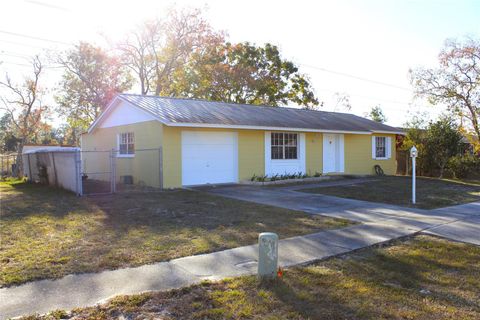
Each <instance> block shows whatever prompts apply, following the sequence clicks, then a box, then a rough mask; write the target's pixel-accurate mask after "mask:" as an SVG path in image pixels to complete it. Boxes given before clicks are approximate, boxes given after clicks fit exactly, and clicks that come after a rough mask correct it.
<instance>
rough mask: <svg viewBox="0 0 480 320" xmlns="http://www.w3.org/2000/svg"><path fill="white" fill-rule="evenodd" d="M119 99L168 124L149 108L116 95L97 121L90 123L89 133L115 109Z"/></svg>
mask: <svg viewBox="0 0 480 320" xmlns="http://www.w3.org/2000/svg"><path fill="white" fill-rule="evenodd" d="M119 101H123V102H125V103H127V104H128V105H130V106H132V107H134V108H135V109H138V110H140V111H141V112H143V113H145V114H148V115H150V116H152V117H154V118H155V120H157V121H158V122H160V123H162V124H166V123H165V122H164V121H162V120H160V118H158V116H157V115H155V114H153V113H152V112H148V111H147V110H145V109H143V108H140V107H139V106H137V105H135V104H133V103H131V102H130V101H128V100H125V99H123V98H122V97H120V96H116V97H115V98H113V100H112V101H111V102H110V103H109V104H108V106H107V107H106V108H105V110H103V111H102V113H101V114H100V115H99V116H98V118H97V119H95V121H93V123H92V124H91V125H90V127H88V130H87V133H91V132H92V131H93V129H95V128H96V127H97V125H98V124H99V123H100V122H101V121H102V119H103V118H104V117H105V116H106V115H108V114H109V113H110V111H111V110H110V109H113V108H114V107H116V106H117V105H118V104H119V103H120V102H119Z"/></svg>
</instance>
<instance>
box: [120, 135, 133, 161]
mask: <svg viewBox="0 0 480 320" xmlns="http://www.w3.org/2000/svg"><path fill="white" fill-rule="evenodd" d="M118 154H119V155H120V156H128V155H134V154H135V136H134V134H133V132H126V133H121V134H120V135H119V136H118Z"/></svg>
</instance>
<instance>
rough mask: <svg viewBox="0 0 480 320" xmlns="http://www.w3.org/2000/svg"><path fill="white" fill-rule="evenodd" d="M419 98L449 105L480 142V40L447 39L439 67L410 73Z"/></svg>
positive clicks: (441, 53) (450, 109) (440, 56)
mask: <svg viewBox="0 0 480 320" xmlns="http://www.w3.org/2000/svg"><path fill="white" fill-rule="evenodd" d="M410 78H411V82H412V85H413V86H414V90H415V94H416V96H417V97H421V98H427V99H428V101H429V102H430V103H432V104H434V105H436V104H443V105H446V106H447V108H448V110H449V111H450V112H451V113H452V114H454V115H456V116H457V117H458V118H459V119H461V120H462V119H463V118H467V119H468V121H469V122H470V125H471V127H470V128H471V129H472V130H473V132H474V134H475V135H476V137H477V140H480V128H479V116H480V41H479V40H474V39H467V40H466V41H464V42H463V43H461V42H458V41H456V40H447V41H446V42H445V46H444V48H443V50H442V51H441V52H440V54H439V67H438V68H436V69H427V68H419V69H416V70H410Z"/></svg>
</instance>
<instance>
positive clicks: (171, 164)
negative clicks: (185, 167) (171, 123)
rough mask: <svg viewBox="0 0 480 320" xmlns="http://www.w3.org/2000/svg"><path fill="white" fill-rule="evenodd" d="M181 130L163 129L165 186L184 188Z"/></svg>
mask: <svg viewBox="0 0 480 320" xmlns="http://www.w3.org/2000/svg"><path fill="white" fill-rule="evenodd" d="M181 132H182V130H181V128H176V127H168V126H164V127H163V186H164V187H165V188H179V187H181V186H182V135H181Z"/></svg>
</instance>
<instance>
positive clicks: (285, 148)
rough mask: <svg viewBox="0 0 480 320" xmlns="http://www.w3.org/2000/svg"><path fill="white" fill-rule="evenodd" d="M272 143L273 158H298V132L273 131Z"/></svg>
mask: <svg viewBox="0 0 480 320" xmlns="http://www.w3.org/2000/svg"><path fill="white" fill-rule="evenodd" d="M270 145H271V159H272V160H283V159H286V160H294V159H298V134H297V133H284V132H272V133H271V144H270Z"/></svg>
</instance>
